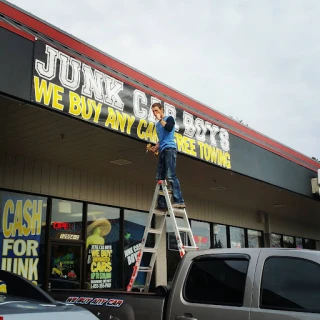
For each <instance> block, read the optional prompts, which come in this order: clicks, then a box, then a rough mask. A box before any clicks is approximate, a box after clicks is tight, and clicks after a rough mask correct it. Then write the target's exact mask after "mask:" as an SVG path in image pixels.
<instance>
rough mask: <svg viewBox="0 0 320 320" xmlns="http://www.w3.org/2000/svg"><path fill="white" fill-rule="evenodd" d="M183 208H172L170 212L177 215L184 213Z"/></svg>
mask: <svg viewBox="0 0 320 320" xmlns="http://www.w3.org/2000/svg"><path fill="white" fill-rule="evenodd" d="M184 210H185V208H173V207H172V211H173V212H177V213H185V211H184Z"/></svg>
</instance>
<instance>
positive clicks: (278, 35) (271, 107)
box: [11, 0, 320, 158]
mask: <svg viewBox="0 0 320 320" xmlns="http://www.w3.org/2000/svg"><path fill="white" fill-rule="evenodd" d="M11 2H12V3H14V4H16V5H18V6H20V7H22V8H23V9H25V10H27V11H29V12H30V13H32V14H34V15H36V16H38V17H40V18H42V19H44V20H46V21H48V22H50V23H52V24H53V25H55V26H57V27H59V28H60V29H62V30H65V31H66V32H68V33H71V34H73V35H74V36H76V37H78V38H80V39H82V40H84V41H86V42H87V43H89V44H91V45H94V46H96V47H97V48H99V49H101V50H103V51H105V52H106V53H108V54H110V55H112V56H114V57H115V58H117V59H119V60H121V61H123V62H125V63H127V64H129V65H131V66H133V67H134V68H136V69H138V70H141V71H142V72H144V73H146V74H148V75H150V76H152V77H154V78H156V79H158V80H160V81H161V82H164V83H166V84H168V85H170V86H172V87H173V88H175V89H177V90H179V91H181V92H183V93H185V94H187V95H188V96H191V97H193V98H195V99H197V100H199V101H201V102H203V103H205V104H207V105H209V106H210V107H212V108H214V109H216V110H218V111H220V112H222V113H224V114H226V115H232V116H233V117H237V118H239V119H243V120H244V122H245V123H248V124H249V126H250V127H251V128H253V129H256V130H258V131H260V132H261V133H263V134H266V135H268V136H270V137H271V138H274V139H276V140H278V141H279V142H282V143H284V144H286V145H288V146H290V147H292V148H294V149H296V150H298V151H300V152H302V153H305V154H306V155H308V156H316V157H318V158H320V144H319V143H317V135H318V127H320V120H319V119H320V110H319V108H318V105H319V102H320V93H319V89H318V85H319V80H320V67H319V62H318V61H319V56H320V37H319V32H320V31H319V30H320V20H319V19H318V17H319V15H320V2H319V1H317V0H313V1H311V0H303V1H302V0H259V1H256V0H250V1H249V0H247V1H245V0H241V1H236V0H215V1H210V0H201V1H192V0H184V1H178V0H176V1H169V0H167V1H160V0H158V1H155V0H136V1H133V0H132V1H125V0H122V1H120V0H108V1H106V0H90V1H89V0H81V1H80V0H77V1H76V0H73V1H71V0H69V1H65V0H64V1H62V0H55V1H49V0H29V1H25V0H12V1H11Z"/></svg>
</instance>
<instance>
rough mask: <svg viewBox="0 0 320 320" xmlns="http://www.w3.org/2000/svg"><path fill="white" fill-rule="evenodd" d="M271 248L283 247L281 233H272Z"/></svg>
mask: <svg viewBox="0 0 320 320" xmlns="http://www.w3.org/2000/svg"><path fill="white" fill-rule="evenodd" d="M270 240H271V241H270V242H271V248H281V235H280V234H275V233H271V238H270Z"/></svg>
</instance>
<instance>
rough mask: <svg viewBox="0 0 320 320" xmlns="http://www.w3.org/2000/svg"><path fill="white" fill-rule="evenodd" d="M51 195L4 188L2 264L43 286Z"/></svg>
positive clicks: (0, 197) (1, 198) (0, 241)
mask: <svg viewBox="0 0 320 320" xmlns="http://www.w3.org/2000/svg"><path fill="white" fill-rule="evenodd" d="M46 212H47V198H44V197H38V196H31V195H27V194H22V193H14V192H5V191H0V217H1V219H0V227H1V229H0V253H1V254H0V265H1V269H2V270H6V271H10V272H13V273H16V274H19V275H21V276H23V277H24V278H26V279H28V280H30V281H33V282H34V283H36V284H37V285H39V286H40V287H42V286H43V281H44V276H45V274H44V270H45V261H46V260H45V226H46Z"/></svg>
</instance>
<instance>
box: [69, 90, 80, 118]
mask: <svg viewBox="0 0 320 320" xmlns="http://www.w3.org/2000/svg"><path fill="white" fill-rule="evenodd" d="M69 100H70V106H69V113H71V114H73V115H75V116H79V115H80V113H81V100H80V96H79V95H78V94H76V93H75V92H72V91H70V92H69Z"/></svg>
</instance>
